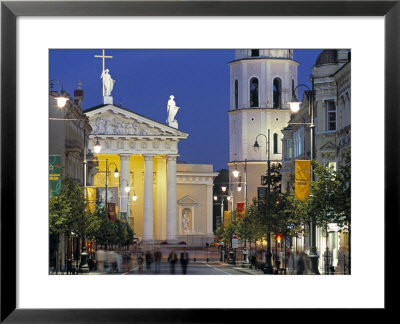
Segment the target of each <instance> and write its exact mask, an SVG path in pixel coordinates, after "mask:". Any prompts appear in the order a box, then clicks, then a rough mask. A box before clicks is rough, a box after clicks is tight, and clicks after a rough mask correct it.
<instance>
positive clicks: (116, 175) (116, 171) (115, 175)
mask: <svg viewBox="0 0 400 324" xmlns="http://www.w3.org/2000/svg"><path fill="white" fill-rule="evenodd" d="M118 175H119V173H118V169H117V168H115V171H114V177H115V178H118Z"/></svg>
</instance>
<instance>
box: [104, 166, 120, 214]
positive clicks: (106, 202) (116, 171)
mask: <svg viewBox="0 0 400 324" xmlns="http://www.w3.org/2000/svg"><path fill="white" fill-rule="evenodd" d="M112 164H114V165H115V170H114V177H115V178H118V175H119V173H118V168H117V165H116V164H115V163H114V162H111V163H110V165H112ZM108 165H109V163H108V159H106V201H105V204H106V210H107V213H108V201H107V198H108V197H107V196H108V180H107V179H108V172H109V171H108Z"/></svg>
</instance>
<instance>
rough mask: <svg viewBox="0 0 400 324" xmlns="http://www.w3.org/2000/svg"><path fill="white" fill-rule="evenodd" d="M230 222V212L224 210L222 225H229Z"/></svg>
mask: <svg viewBox="0 0 400 324" xmlns="http://www.w3.org/2000/svg"><path fill="white" fill-rule="evenodd" d="M230 223H231V212H230V211H227V210H224V227H226V226H229V224H230Z"/></svg>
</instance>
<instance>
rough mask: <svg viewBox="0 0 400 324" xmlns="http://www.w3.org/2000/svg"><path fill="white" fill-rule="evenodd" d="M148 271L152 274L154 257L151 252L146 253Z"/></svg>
mask: <svg viewBox="0 0 400 324" xmlns="http://www.w3.org/2000/svg"><path fill="white" fill-rule="evenodd" d="M145 257H146V271H147V272H151V264H152V263H153V255H152V254H151V253H150V251H149V250H147V251H146V255H145Z"/></svg>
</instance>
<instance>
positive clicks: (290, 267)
mask: <svg viewBox="0 0 400 324" xmlns="http://www.w3.org/2000/svg"><path fill="white" fill-rule="evenodd" d="M287 260H288V271H289V274H290V275H294V274H296V264H295V259H294V254H293V253H292V252H290V251H288V255H287Z"/></svg>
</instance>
